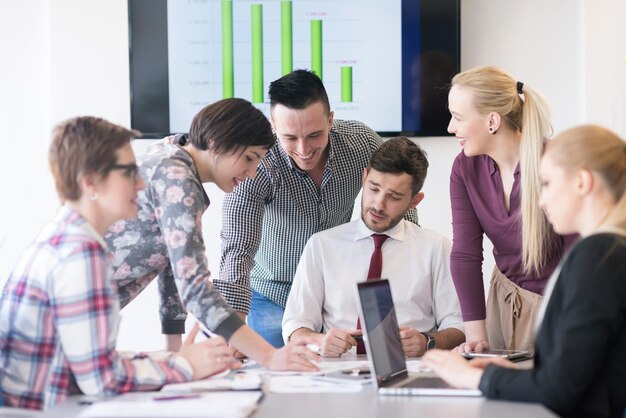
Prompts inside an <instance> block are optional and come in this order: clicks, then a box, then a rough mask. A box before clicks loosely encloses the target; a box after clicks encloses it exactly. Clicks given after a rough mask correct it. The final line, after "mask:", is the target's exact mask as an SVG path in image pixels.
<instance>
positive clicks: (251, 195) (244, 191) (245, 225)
mask: <svg viewBox="0 0 626 418" xmlns="http://www.w3.org/2000/svg"><path fill="white" fill-rule="evenodd" d="M271 189H272V185H271V182H270V179H269V176H268V175H267V173H266V171H265V166H264V165H263V163H261V164H260V165H259V167H258V168H257V176H256V178H254V179H249V180H246V181H245V182H243V183H242V184H240V185H238V186H237V187H236V188H235V190H234V191H233V192H232V193H228V194H226V196H225V198H224V203H223V206H222V230H221V232H220V238H221V240H222V254H221V258H220V272H219V277H216V278H214V279H213V284H214V285H215V287H217V289H219V291H220V292H221V293H222V295H223V296H224V299H226V301H227V302H228V303H229V304H230V306H232V307H233V308H234V309H235V310H236V311H239V312H243V313H245V314H247V313H248V312H249V311H250V303H251V301H252V288H251V286H250V272H251V271H252V267H254V256H255V255H256V252H257V251H258V249H259V245H260V243H261V233H262V230H263V215H264V211H265V203H266V201H267V200H268V199H270V198H271V197H270V196H271ZM276 245H280V244H279V243H277V244H276Z"/></svg>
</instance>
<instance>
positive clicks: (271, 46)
mask: <svg viewBox="0 0 626 418" xmlns="http://www.w3.org/2000/svg"><path fill="white" fill-rule="evenodd" d="M400 21H401V2H400V1H398V0H386V1H379V0H261V1H258V0H257V1H250V0H168V2H167V30H168V67H169V75H168V77H169V80H168V81H169V98H170V126H171V127H172V128H173V129H172V130H173V131H184V130H185V129H186V128H187V127H188V126H189V123H190V122H191V117H192V116H193V115H194V114H195V113H196V112H197V111H198V110H199V109H201V108H202V107H203V106H205V105H207V104H209V103H212V102H214V101H216V100H219V99H222V98H228V97H241V98H244V99H247V100H249V101H251V102H252V103H254V104H255V105H256V106H257V107H259V108H260V109H261V110H263V111H264V112H265V113H266V114H267V115H269V99H268V97H267V90H268V87H269V84H270V82H271V81H273V80H275V79H277V78H279V77H281V76H282V75H284V74H287V73H289V72H291V71H292V70H295V69H302V68H305V69H309V70H311V71H313V72H315V73H316V74H317V75H318V76H319V77H320V78H321V79H322V80H323V82H324V85H325V87H326V90H327V92H328V95H329V99H330V101H331V107H332V108H333V109H334V110H335V111H336V112H337V113H338V114H339V116H340V117H341V118H342V119H367V120H368V121H369V123H372V124H376V126H380V128H379V129H380V130H385V128H386V127H388V129H387V130H394V129H397V127H398V126H400V125H401V113H402V112H401V102H400V101H399V100H398V97H400V96H401V94H402V69H401V68H400V66H399V65H396V66H393V65H391V66H389V65H385V63H399V62H401V55H402V51H401V44H402V43H401V35H402V34H401V25H399V24H398V23H399V22H400ZM394 67H395V68H394ZM381 108H384V109H386V110H387V112H386V113H385V114H386V116H385V120H379V119H380V118H381V117H382V116H381V112H380V109H381ZM357 115H358V117H357ZM389 115H394V116H391V118H390V117H389Z"/></svg>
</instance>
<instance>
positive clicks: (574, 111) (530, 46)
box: [0, 0, 626, 350]
mask: <svg viewBox="0 0 626 418" xmlns="http://www.w3.org/2000/svg"><path fill="white" fill-rule="evenodd" d="M623 3H624V2H623V1H622V0H594V1H593V2H591V1H587V0H552V1H549V2H546V1H544V0H526V1H523V2H520V1H516V0H471V1H469V0H467V1H464V2H463V3H462V21H463V23H462V67H463V69H466V68H470V67H473V66H475V65H484V64H493V65H498V66H501V67H502V68H504V69H506V70H507V71H509V72H510V73H511V74H512V75H513V76H515V77H518V78H519V79H520V80H521V81H524V82H525V83H528V84H531V85H533V86H535V87H537V88H538V89H540V90H541V91H543V92H544V93H545V94H546V95H547V96H548V97H549V98H551V101H552V103H553V109H554V125H555V129H556V130H557V131H558V130H561V129H563V128H566V127H569V126H571V125H575V124H579V123H583V122H585V121H594V122H601V123H603V124H605V125H607V126H609V127H611V128H613V129H615V130H617V131H619V132H620V133H621V134H622V135H623V136H624V135H626V126H625V119H624V111H623V106H624V97H625V93H626V91H625V88H624V87H625V83H624V78H625V77H624V75H625V72H626V65H624V63H623V59H624V57H626V52H625V51H624V49H625V48H626V47H625V46H624V42H623V40H624V39H626V36H624V28H623V27H622V26H620V25H621V22H623V21H625V20H626V19H625V17H626V16H625V14H626V13H625V6H624V4H623ZM126 8H127V0H54V1H47V0H8V1H6V0H5V1H2V2H0V39H2V42H1V43H0V99H1V100H0V126H2V128H3V141H4V146H3V152H2V153H0V193H1V195H2V212H1V213H2V217H1V218H0V284H2V283H3V282H4V280H5V278H6V276H7V274H8V273H9V272H10V270H11V267H12V265H13V263H14V262H15V259H16V257H17V255H18V254H19V252H20V251H21V249H22V248H23V247H24V246H25V245H26V244H27V243H28V242H30V240H31V239H32V238H33V237H34V235H35V234H36V233H37V231H38V230H39V228H40V226H41V223H42V222H44V221H46V220H47V219H49V218H50V217H51V216H52V215H53V213H54V212H55V211H56V208H57V207H58V203H57V201H56V198H55V195H54V191H53V186H52V182H51V180H50V176H49V173H48V170H47V164H46V150H47V143H48V140H49V136H50V130H51V128H52V126H53V124H54V123H56V122H58V121H59V120H61V119H63V118H66V117H69V116H75V115H81V114H83V115H84V114H91V115H95V116H101V117H104V118H107V119H109V120H111V121H113V122H116V123H120V124H122V125H125V126H128V125H129V121H130V110H129V81H128V44H127V39H128V30H127V17H128V16H127V9H126ZM583 12H584V14H583ZM619 41H621V42H622V45H619ZM616 60H617V61H616ZM607 69H610V71H609V70H607ZM620 106H621V107H620ZM418 142H419V143H420V144H421V145H422V146H423V147H424V148H425V150H426V151H427V152H428V154H429V159H430V162H431V170H430V173H429V176H428V179H427V181H426V184H425V189H424V191H425V193H426V196H427V198H426V200H425V201H424V203H423V204H422V205H420V208H419V210H420V219H421V222H422V224H423V225H424V226H425V227H428V228H432V229H435V230H438V231H441V232H442V233H444V234H446V235H448V236H451V225H450V209H449V197H448V177H449V172H450V167H451V164H452V160H453V158H454V156H455V155H456V153H457V152H458V151H459V148H458V145H457V143H456V141H455V140H454V139H451V138H419V139H418ZM145 144H146V143H145V142H137V143H136V144H135V147H136V148H142V147H144V146H145ZM208 193H209V195H210V196H211V200H212V202H213V204H212V206H211V208H210V209H209V211H208V212H207V214H206V215H205V217H204V219H205V221H204V222H205V236H206V241H207V243H208V244H209V250H208V255H209V261H210V265H211V266H214V267H213V270H214V271H217V266H218V264H217V263H218V261H219V240H218V231H219V221H220V208H219V206H220V203H221V197H222V195H221V192H218V191H216V190H215V189H213V188H210V189H209V190H208ZM486 256H487V258H489V253H487V254H486ZM492 265H493V262H492V261H491V260H490V261H488V262H487V266H486V270H490V267H489V266H492ZM123 316H124V320H123V321H122V329H121V331H120V344H119V345H120V347H121V348H124V349H134V350H139V349H158V348H160V347H161V346H162V339H161V336H160V335H159V322H158V315H157V300H156V293H155V292H154V288H152V287H151V288H149V289H148V290H147V291H146V292H144V294H142V295H141V296H140V297H139V299H138V300H136V301H135V302H133V303H132V304H131V305H130V306H129V307H127V308H126V309H125V310H124V311H123Z"/></svg>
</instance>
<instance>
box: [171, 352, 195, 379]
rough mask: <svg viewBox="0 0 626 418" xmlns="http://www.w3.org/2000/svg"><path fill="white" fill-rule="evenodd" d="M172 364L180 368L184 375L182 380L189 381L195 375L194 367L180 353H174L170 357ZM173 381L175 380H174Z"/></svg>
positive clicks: (177, 368)
mask: <svg viewBox="0 0 626 418" xmlns="http://www.w3.org/2000/svg"><path fill="white" fill-rule="evenodd" d="M170 366H171V367H173V368H175V369H176V370H178V371H179V372H180V373H181V374H182V375H183V380H181V382H189V381H191V379H192V377H193V367H191V364H189V362H188V361H187V359H186V358H184V357H183V356H181V355H180V354H172V356H171V357H170ZM172 383H173V382H172Z"/></svg>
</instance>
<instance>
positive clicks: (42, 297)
mask: <svg viewBox="0 0 626 418" xmlns="http://www.w3.org/2000/svg"><path fill="white" fill-rule="evenodd" d="M111 276H112V269H111V266H110V262H109V259H108V256H107V248H106V245H105V244H104V241H103V240H102V237H100V236H99V235H98V233H97V232H95V231H94V230H93V228H91V226H90V225H89V224H88V223H87V222H86V221H85V219H84V218H82V217H81V216H80V215H79V214H78V213H77V212H75V211H73V210H72V209H70V208H68V207H67V206H64V207H62V208H61V209H60V211H59V213H58V214H57V216H56V218H55V219H54V221H52V222H50V223H49V224H47V225H46V226H45V227H44V229H43V230H42V232H41V233H40V235H39V237H38V238H37V239H36V240H35V242H34V243H33V244H32V245H31V246H30V247H28V248H27V249H26V250H25V252H24V254H23V255H22V257H21V258H20V260H19V262H18V264H17V266H16V268H15V270H14V271H13V273H12V274H11V276H10V277H9V280H8V281H7V284H6V286H5V288H4V291H3V294H2V300H1V304H0V349H1V354H0V387H1V388H2V392H3V393H2V396H3V398H4V403H5V405H8V406H13V407H21V408H31V409H45V408H50V407H52V406H54V405H55V404H57V403H59V402H61V401H63V400H64V399H65V398H66V397H67V396H68V395H70V394H74V393H80V392H82V393H84V394H87V395H114V394H118V393H122V392H128V391H133V390H149V389H156V388H158V387H160V386H162V385H164V384H166V383H170V382H183V381H188V380H190V379H191V374H192V370H191V367H190V366H189V363H188V362H187V361H186V360H185V359H183V358H182V357H180V356H177V355H173V354H170V353H161V354H151V355H150V356H148V355H146V354H137V355H124V354H122V353H118V352H116V351H115V341H116V338H117V329H118V324H119V300H118V296H117V289H116V285H115V282H113V281H112V280H111Z"/></svg>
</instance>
